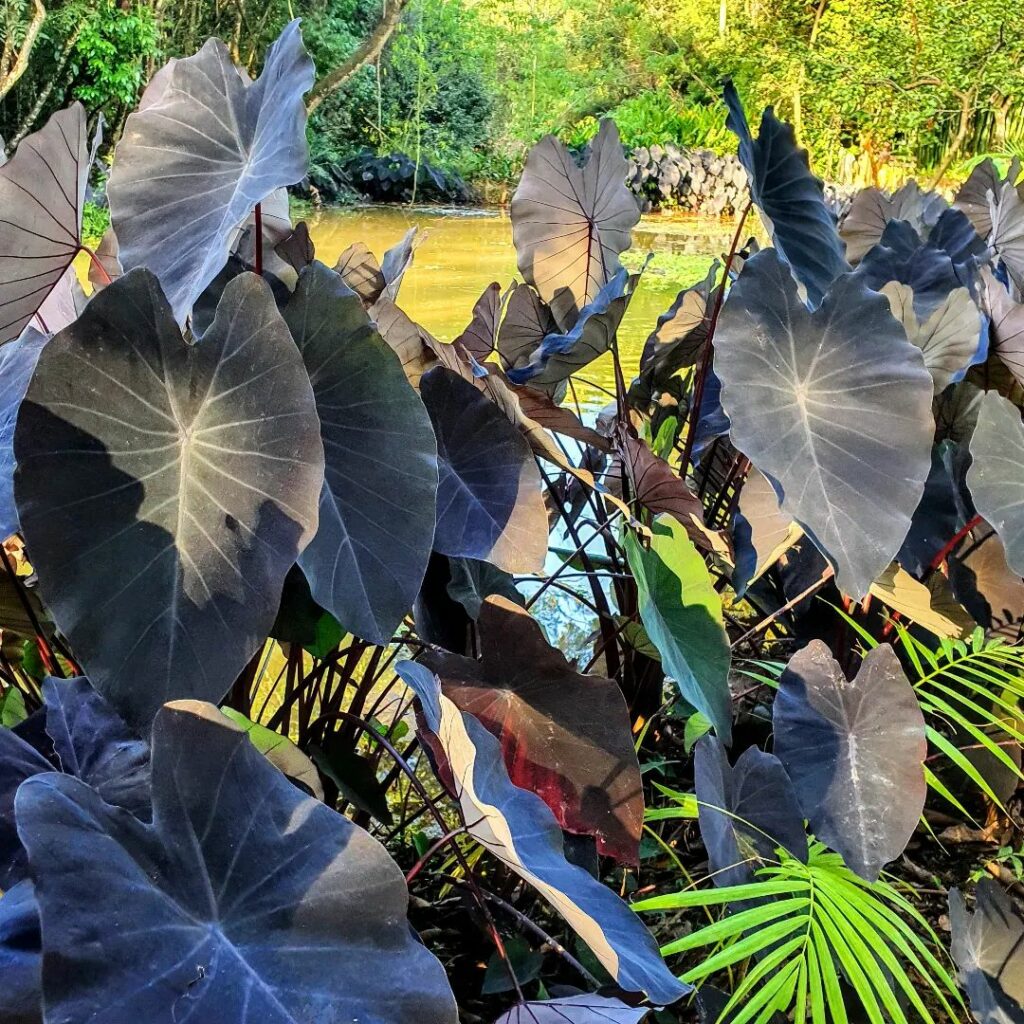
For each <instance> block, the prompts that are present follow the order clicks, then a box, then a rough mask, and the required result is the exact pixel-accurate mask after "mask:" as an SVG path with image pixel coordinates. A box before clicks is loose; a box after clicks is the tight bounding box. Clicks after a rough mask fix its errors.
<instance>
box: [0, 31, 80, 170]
mask: <svg viewBox="0 0 1024 1024" xmlns="http://www.w3.org/2000/svg"><path fill="white" fill-rule="evenodd" d="M81 34H82V25H81V23H79V24H78V26H77V27H76V28H75V31H74V32H72V33H71V35H70V36H68V40H67V42H66V43H65V44H64V49H63V50H62V51H61V55H60V62H59V63H58V65H57V67H56V69H55V70H54V72H53V74H52V75H51V76H50V77H49V79H48V80H47V82H46V85H45V87H44V88H43V90H42V91H41V92H40V93H39V96H38V97H37V98H36V101H35V103H33V104H32V109H31V110H30V111H29V112H28V116H27V117H26V118H25V120H24V121H22V122H21V125H20V126H19V128H18V130H17V131H16V132H15V133H14V138H13V139H11V140H10V142H9V143H8V144H7V145H8V149H9V150H10V149H13V148H14V147H15V146H17V144H18V143H19V142H21V140H22V139H23V138H25V136H26V135H28V133H29V132H30V131H31V130H32V126H33V125H34V124H35V123H36V120H37V119H38V117H39V115H40V114H41V113H42V112H43V108H44V107H45V106H46V102H47V100H49V98H50V93H52V92H53V87H54V86H55V85H56V84H57V83H58V81H59V80H60V76H61V74H62V73H63V71H64V67H65V65H66V64H67V62H68V60H69V59H70V57H71V51H72V50H73V49H74V48H75V43H77V42H78V37H79V36H80V35H81Z"/></svg>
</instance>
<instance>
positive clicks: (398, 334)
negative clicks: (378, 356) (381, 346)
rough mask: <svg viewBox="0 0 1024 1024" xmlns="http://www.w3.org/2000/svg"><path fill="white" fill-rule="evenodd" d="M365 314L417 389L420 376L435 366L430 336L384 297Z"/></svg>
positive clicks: (435, 358)
mask: <svg viewBox="0 0 1024 1024" xmlns="http://www.w3.org/2000/svg"><path fill="white" fill-rule="evenodd" d="M367 312H368V313H369V315H370V319H371V320H372V321H373V325H374V327H376V329H377V330H378V331H379V332H380V336H381V337H382V338H383V339H384V341H385V342H386V343H387V345H388V348H390V349H391V351H392V352H394V353H395V355H396V356H398V361H399V362H400V363H401V365H402V370H403V372H404V373H405V376H406V378H407V379H408V381H409V383H410V384H411V385H412V386H413V387H414V388H416V389H419V386H420V380H421V379H422V377H423V374H425V373H426V372H427V370H429V369H430V368H431V367H432V366H434V365H436V363H437V356H436V355H435V354H434V351H433V349H432V348H431V341H432V339H431V338H430V336H429V335H428V334H427V332H426V331H425V330H424V329H423V328H422V327H420V325H419V324H418V323H416V322H415V321H414V320H412V319H410V318H409V317H408V316H407V315H406V314H405V313H404V312H403V311H402V310H401V309H400V308H399V307H398V306H396V305H395V303H394V302H392V301H391V300H390V299H388V298H385V297H384V296H381V298H379V299H378V300H377V301H376V302H375V303H374V304H373V305H372V306H370V307H368V309H367Z"/></svg>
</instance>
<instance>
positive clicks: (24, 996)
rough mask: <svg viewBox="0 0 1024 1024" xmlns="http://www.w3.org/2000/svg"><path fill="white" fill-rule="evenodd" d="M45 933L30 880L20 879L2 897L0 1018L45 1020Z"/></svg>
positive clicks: (26, 1023) (31, 1023)
mask: <svg viewBox="0 0 1024 1024" xmlns="http://www.w3.org/2000/svg"><path fill="white" fill-rule="evenodd" d="M42 941H43V940H42V935H41V934H40V931H39V907H38V906H37V904H36V897H35V889H34V887H33V885H32V883H31V882H29V881H24V882H19V883H18V884H17V885H15V886H13V887H11V888H9V889H8V890H7V891H6V892H5V893H4V894H3V897H2V898H0V978H2V979H3V981H2V983H0V1020H2V1021H3V1022H4V1024H43V988H42V984H43V983H42V964H43V954H42Z"/></svg>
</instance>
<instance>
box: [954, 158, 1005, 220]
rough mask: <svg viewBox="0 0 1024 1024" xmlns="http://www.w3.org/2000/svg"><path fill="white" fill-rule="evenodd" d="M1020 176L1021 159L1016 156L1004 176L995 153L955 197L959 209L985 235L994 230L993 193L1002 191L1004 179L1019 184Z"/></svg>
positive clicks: (973, 171)
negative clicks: (996, 163) (991, 196)
mask: <svg viewBox="0 0 1024 1024" xmlns="http://www.w3.org/2000/svg"><path fill="white" fill-rule="evenodd" d="M1018 177H1020V161H1019V160H1017V159H1014V160H1013V162H1012V163H1011V164H1010V167H1009V170H1008V171H1007V174H1006V177H1005V178H1004V177H1003V176H1002V175H1001V174H1000V173H999V169H998V168H997V167H996V165H995V162H994V161H993V160H992V158H991V157H986V158H985V159H984V160H982V161H981V163H979V164H975V166H974V169H973V170H972V171H971V173H970V175H968V177H967V180H966V181H965V182H964V183H963V184H962V185H961V186H960V189H959V191H958V192H957V194H956V197H955V198H954V200H953V206H954V208H955V209H957V210H960V211H962V212H963V213H964V214H965V215H966V216H967V218H968V220H970V222H971V223H972V224H973V225H974V230H975V231H977V233H978V234H979V235H980V236H981V237H982V238H988V236H989V234H990V233H991V231H992V207H991V202H990V198H989V197H990V195H998V194H999V190H1000V188H1001V187H1002V185H1003V184H1004V183H1008V184H1010V185H1016V183H1017V178H1018Z"/></svg>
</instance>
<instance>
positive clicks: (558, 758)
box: [421, 597, 644, 864]
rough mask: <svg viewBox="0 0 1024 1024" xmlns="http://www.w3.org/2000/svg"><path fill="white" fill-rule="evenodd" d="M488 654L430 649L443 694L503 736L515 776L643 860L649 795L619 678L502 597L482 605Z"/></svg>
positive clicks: (602, 845) (601, 838)
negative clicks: (569, 655) (591, 666)
mask: <svg viewBox="0 0 1024 1024" xmlns="http://www.w3.org/2000/svg"><path fill="white" fill-rule="evenodd" d="M478 627H479V630H480V646H481V650H482V652H483V658H482V660H481V661H475V660H474V659H472V658H463V657H461V656H459V655H455V654H440V653H434V652H431V651H425V652H424V653H423V656H422V658H421V660H422V662H423V664H424V665H426V666H427V667H428V668H429V669H431V670H432V671H433V672H435V673H436V674H437V675H438V677H439V678H440V680H441V688H442V692H443V693H444V695H445V696H446V697H448V698H449V699H450V700H451V701H453V702H454V703H455V704H456V705H457V706H458V707H459V709H460V710H462V711H467V712H469V713H470V714H472V715H474V716H475V717H476V718H477V719H479V720H480V723H481V724H482V725H483V726H484V727H485V728H486V729H487V730H488V731H489V732H491V733H492V734H493V735H494V736H496V737H497V739H498V740H499V742H500V743H501V749H502V753H503V754H504V757H505V767H506V768H507V770H508V774H509V778H510V779H511V780H512V783H513V784H514V785H516V786H519V787H520V788H521V789H528V790H530V791H531V792H533V793H536V794H537V795H538V796H539V797H540V798H541V799H542V800H543V801H544V802H545V803H546V804H547V805H548V807H549V808H551V812H552V813H553V814H554V816H555V818H556V820H557V821H558V823H559V825H560V826H561V827H562V828H563V829H566V830H567V831H569V832H576V833H582V834H583V835H591V836H594V837H595V838H596V840H597V849H598V852H600V853H603V854H605V855H607V856H611V857H615V858H616V859H617V860H619V861H622V862H623V863H627V864H636V863H637V862H638V848H639V845H640V831H641V829H642V827H643V818H644V796H643V789H642V787H641V784H640V766H639V764H638V763H637V759H636V751H635V750H634V748H633V736H632V733H631V732H630V728H629V716H628V714H627V712H626V703H625V701H624V700H623V697H622V691H621V690H620V689H619V687H618V684H616V683H614V682H613V681H612V680H610V679H602V678H601V677H599V676H588V675H581V674H580V673H579V672H576V671H575V670H574V669H573V667H572V666H571V665H570V664H569V663H568V662H567V661H566V660H565V656H564V655H563V654H562V653H561V652H560V651H558V650H556V649H555V648H553V647H551V646H550V645H549V644H548V642H547V641H546V640H545V639H544V634H543V632H542V631H541V628H540V625H539V624H538V623H537V622H536V621H535V620H534V619H533V618H532V616H531V615H530V613H529V612H527V611H525V610H524V609H523V608H520V607H519V606H518V605H516V604H513V603H512V602H510V601H508V600H506V599H504V598H501V597H489V598H487V600H485V601H484V602H483V603H482V604H481V606H480V615H479V621H478Z"/></svg>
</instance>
